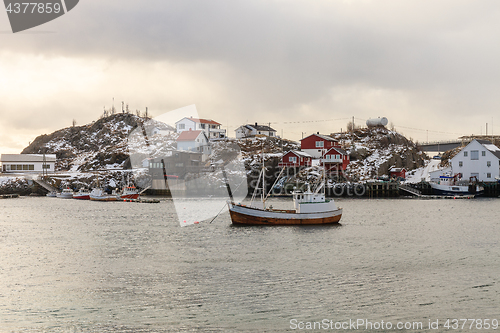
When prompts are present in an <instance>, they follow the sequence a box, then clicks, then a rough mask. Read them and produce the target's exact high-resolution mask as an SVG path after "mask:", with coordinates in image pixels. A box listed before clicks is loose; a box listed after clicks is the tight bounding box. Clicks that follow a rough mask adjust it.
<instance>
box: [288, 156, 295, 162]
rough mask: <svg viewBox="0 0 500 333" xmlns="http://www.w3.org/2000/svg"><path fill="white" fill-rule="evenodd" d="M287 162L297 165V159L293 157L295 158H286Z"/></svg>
mask: <svg viewBox="0 0 500 333" xmlns="http://www.w3.org/2000/svg"><path fill="white" fill-rule="evenodd" d="M288 162H293V163H297V157H295V156H290V157H289V158H288Z"/></svg>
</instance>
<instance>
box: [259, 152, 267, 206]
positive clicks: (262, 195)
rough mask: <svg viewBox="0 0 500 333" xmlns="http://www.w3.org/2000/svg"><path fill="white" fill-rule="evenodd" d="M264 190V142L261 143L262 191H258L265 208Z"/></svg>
mask: <svg viewBox="0 0 500 333" xmlns="http://www.w3.org/2000/svg"><path fill="white" fill-rule="evenodd" d="M265 191H266V167H265V166H264V144H263V145H262V192H261V193H260V197H261V201H262V204H263V205H264V209H265V208H266V199H265V194H264V193H265Z"/></svg>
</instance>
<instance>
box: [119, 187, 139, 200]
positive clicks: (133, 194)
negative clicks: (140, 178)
mask: <svg viewBox="0 0 500 333" xmlns="http://www.w3.org/2000/svg"><path fill="white" fill-rule="evenodd" d="M138 198H139V190H138V189H137V188H136V187H135V186H133V185H129V186H126V187H124V188H123V190H122V193H121V194H120V199H138Z"/></svg>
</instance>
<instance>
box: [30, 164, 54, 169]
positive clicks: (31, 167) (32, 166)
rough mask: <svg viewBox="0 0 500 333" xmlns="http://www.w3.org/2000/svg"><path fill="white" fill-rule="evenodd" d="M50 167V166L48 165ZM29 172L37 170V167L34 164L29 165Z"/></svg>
mask: <svg viewBox="0 0 500 333" xmlns="http://www.w3.org/2000/svg"><path fill="white" fill-rule="evenodd" d="M47 166H49V165H47ZM28 170H35V166H34V165H33V164H30V165H28Z"/></svg>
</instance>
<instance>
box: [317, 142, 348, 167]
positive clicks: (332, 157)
mask: <svg viewBox="0 0 500 333" xmlns="http://www.w3.org/2000/svg"><path fill="white" fill-rule="evenodd" d="M350 162H351V161H350V158H349V154H347V152H346V151H345V150H344V149H342V148H340V147H331V148H330V149H328V150H327V151H326V152H325V153H324V154H323V156H322V157H321V164H323V165H324V166H325V170H326V171H343V170H345V169H346V168H347V166H348V165H349V163H350Z"/></svg>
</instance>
